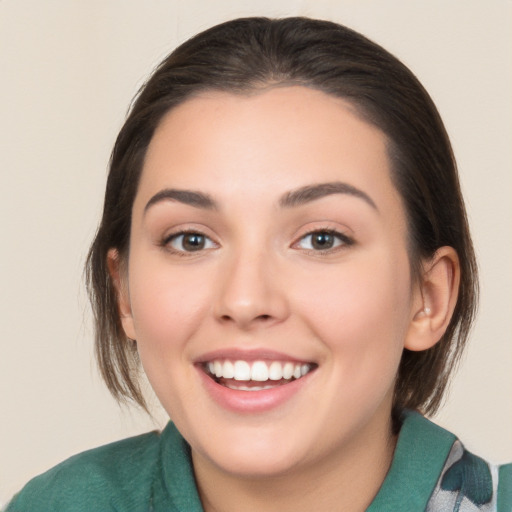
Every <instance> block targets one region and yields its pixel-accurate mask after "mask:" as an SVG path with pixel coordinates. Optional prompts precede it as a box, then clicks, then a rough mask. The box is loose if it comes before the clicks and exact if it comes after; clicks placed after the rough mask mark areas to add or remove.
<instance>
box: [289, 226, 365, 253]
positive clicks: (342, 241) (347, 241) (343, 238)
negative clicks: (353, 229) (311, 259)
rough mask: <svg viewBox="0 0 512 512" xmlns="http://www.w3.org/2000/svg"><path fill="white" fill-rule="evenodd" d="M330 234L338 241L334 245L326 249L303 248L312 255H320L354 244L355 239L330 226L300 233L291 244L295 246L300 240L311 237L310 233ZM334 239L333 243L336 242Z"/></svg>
mask: <svg viewBox="0 0 512 512" xmlns="http://www.w3.org/2000/svg"><path fill="white" fill-rule="evenodd" d="M319 234H322V235H330V236H332V237H334V238H335V239H336V241H337V242H338V244H337V245H335V246H334V247H329V248H327V249H304V250H305V251H306V252H307V253H309V254H314V255H322V254H329V253H334V252H337V251H339V250H343V249H345V248H347V247H350V246H351V245H354V243H355V240H354V239H353V238H351V237H349V236H347V235H345V234H343V233H340V232H339V231H337V230H335V229H332V228H325V229H312V230H311V231H309V232H307V233H306V234H304V235H302V236H301V237H300V238H299V240H298V241H297V242H295V243H294V244H293V246H297V245H298V244H299V243H300V242H301V241H303V240H305V239H306V238H308V237H311V236H312V235H319ZM336 241H335V243H336Z"/></svg>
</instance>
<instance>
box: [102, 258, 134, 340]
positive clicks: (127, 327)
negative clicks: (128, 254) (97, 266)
mask: <svg viewBox="0 0 512 512" xmlns="http://www.w3.org/2000/svg"><path fill="white" fill-rule="evenodd" d="M107 266H108V270H109V274H110V278H111V279H112V283H113V284H114V288H115V291H116V297H117V307H118V311H119V317H120V319H121V324H122V326H123V330H124V333H125V334H126V336H127V337H128V338H130V339H132V340H135V339H136V336H135V328H134V323H133V316H132V308H131V304H130V294H129V292H128V284H127V282H126V281H127V277H126V271H125V270H124V268H123V263H122V261H121V257H120V255H119V252H118V250H117V249H110V250H109V251H108V254H107Z"/></svg>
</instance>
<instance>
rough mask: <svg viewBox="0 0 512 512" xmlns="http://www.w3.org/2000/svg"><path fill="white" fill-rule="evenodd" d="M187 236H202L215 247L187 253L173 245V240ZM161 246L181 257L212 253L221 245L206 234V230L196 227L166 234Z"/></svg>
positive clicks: (177, 229) (178, 229) (175, 230)
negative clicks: (211, 251)
mask: <svg viewBox="0 0 512 512" xmlns="http://www.w3.org/2000/svg"><path fill="white" fill-rule="evenodd" d="M187 234H192V235H200V236H202V237H204V238H205V239H206V240H208V241H209V242H211V245H213V247H204V248H201V249H198V250H197V251H186V250H181V249H178V248H176V247H173V246H172V245H171V242H172V241H173V240H175V239H177V238H179V237H181V236H184V235H187ZM159 245H160V246H161V247H163V248H164V249H165V250H167V251H169V252H171V253H173V254H176V255H179V256H193V255H198V254H200V253H203V252H205V251H210V250H212V249H215V248H218V247H219V243H218V242H217V241H215V240H214V238H213V237H212V236H210V235H208V234H206V233H205V230H204V229H201V228H196V227H192V226H191V227H186V228H176V229H173V230H172V231H171V232H170V233H166V234H165V235H164V236H163V237H162V239H161V241H160V243H159Z"/></svg>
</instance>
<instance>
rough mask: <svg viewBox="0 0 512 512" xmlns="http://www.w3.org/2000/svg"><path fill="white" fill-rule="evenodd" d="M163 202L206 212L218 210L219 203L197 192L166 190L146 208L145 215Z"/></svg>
mask: <svg viewBox="0 0 512 512" xmlns="http://www.w3.org/2000/svg"><path fill="white" fill-rule="evenodd" d="M162 201H177V202H179V203H183V204H188V205H190V206H194V207H196V208H202V209H205V210H217V209H218V205H217V203H216V202H215V201H214V200H213V199H212V198H211V197H210V196H209V195H208V194H203V193H202V192H196V191H195V190H183V189H177V188H165V189H163V190H160V192H157V193H156V194H155V195H154V196H153V197H152V198H151V199H150V200H149V201H148V202H147V203H146V206H145V207H144V214H145V213H146V212H147V211H148V210H149V209H150V208H151V207H152V206H154V205H155V204H157V203H160V202H162Z"/></svg>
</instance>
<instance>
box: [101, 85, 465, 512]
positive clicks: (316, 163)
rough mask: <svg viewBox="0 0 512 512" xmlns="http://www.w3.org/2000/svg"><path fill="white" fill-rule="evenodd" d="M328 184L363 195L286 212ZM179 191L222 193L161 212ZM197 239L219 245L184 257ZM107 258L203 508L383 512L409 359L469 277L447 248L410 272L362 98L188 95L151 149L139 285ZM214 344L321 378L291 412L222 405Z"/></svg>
mask: <svg viewBox="0 0 512 512" xmlns="http://www.w3.org/2000/svg"><path fill="white" fill-rule="evenodd" d="M322 183H344V184H348V185H350V187H354V188H355V189H357V190H358V191H360V192H362V193H363V194H364V195H365V196H366V198H365V197H363V196H362V195H354V194H352V193H333V194H328V195H321V197H318V198H316V199H314V200H311V201H307V202H305V203H303V204H296V205H293V206H290V205H288V206H283V205H282V203H283V198H284V197H287V194H289V193H290V192H291V191H296V190H297V189H300V188H301V187H305V186H310V185H318V184H322ZM167 189H178V190H193V191H196V192H200V193H202V194H205V195H208V197H209V198H211V199H213V200H214V201H215V203H216V204H215V208H204V207H199V206H197V205H191V204H184V203H183V202H182V201H181V200H176V199H169V198H168V199H161V200H158V198H157V199H153V201H152V198H155V195H157V194H159V193H161V192H162V191H163V190H167ZM148 203H151V204H149V205H148ZM183 230H186V231H193V232H194V233H200V234H203V235H205V236H206V237H207V238H206V239H205V240H206V244H205V246H204V249H202V250H198V251H189V250H186V247H184V246H183V243H182V242H183V237H180V235H179V234H180V232H182V231H183ZM326 230H329V231H335V232H338V233H339V234H340V235H339V238H338V235H335V244H334V247H332V248H331V249H329V250H323V251H322V250H318V249H315V248H314V247H313V246H312V245H311V241H312V239H311V236H309V233H310V232H311V231H316V232H325V231H326ZM109 264H110V268H111V271H112V274H113V276H114V278H115V280H116V282H117V284H118V290H119V300H120V310H121V314H122V321H123V327H124V330H125V332H126V334H127V336H128V337H130V338H132V339H136V340H137V345H138V350H139V354H140V358H141V362H142V365H143V367H144V370H145V372H146V373H147V376H148V378H149V381H150V383H151V385H152V387H153V389H154V390H155V392H156V394H157V396H158V398H159V399H160V401H161V403H162V404H163V406H164V408H165V409H166V411H167V412H168V414H169V415H170V417H171V418H172V420H173V421H174V422H175V423H176V425H177V427H178V429H179V430H180V432H181V433H182V434H183V436H184V437H185V438H186V439H187V441H188V442H189V443H190V445H191V447H192V458H193V463H194V469H195V473H196V479H197V482H198V487H199V491H200V496H201V499H202V501H203V505H204V507H205V510H207V511H214V510H222V511H224V512H226V511H230V510H240V503H243V504H244V510H245V511H250V510H267V511H272V510H280V511H286V510H293V511H294V512H296V511H300V510H315V509H316V510H336V511H339V510H351V511H357V510H364V509H365V508H366V507H367V506H368V505H369V504H370V502H371V500H372V499H373V497H374V496H375V494H376V493H377V491H378V489H379V487H380V485H381V484H382V481H383V479H384V478H385V474H386V472H387V470H388V468H389V465H390V462H391V459H392V454H393V449H394V446H395V443H396V439H395V438H394V437H393V435H392V433H391V422H390V412H391V406H392V393H393V386H394V382H395V376H396V373H397V368H398V365H399V362H400V357H401V353H402V351H403V349H404V347H407V348H410V349H413V350H423V349H425V348H428V347H429V346H432V345H433V344H434V343H435V342H437V340H438V339H439V337H440V336H441V334H442V333H443V332H444V329H445V328H446V325H447V322H448V321H449V317H450V314H451V310H453V306H454V304H455V300H456V292H455V291H454V290H456V288H457V284H458V280H457V279H458V266H457V258H456V255H455V254H454V251H453V250H450V248H442V249H441V250H440V251H438V253H437V255H436V257H435V258H434V259H433V260H432V261H430V262H425V268H426V269H427V270H426V272H425V275H424V276H422V277H421V278H420V279H419V280H415V279H412V277H411V275H410V264H409V259H408V253H407V227H406V216H405V212H404V208H403V205H402V201H401V198H400V196H399V194H398V192H397V191H396V189H395V187H394V186H393V184H392V181H391V178H390V161H389V158H388V155H387V152H386V138H385V136H384V134H383V133H382V132H380V131H379V130H378V129H377V128H375V127H374V126H372V125H370V124H368V123H366V122H364V121H363V120H362V119H361V118H360V117H358V116H357V113H356V112H355V111H354V110H353V109H352V108H351V106H350V105H349V104H348V103H346V102H344V101H342V100H340V99H336V98H333V97H330V96H327V95H326V94H324V93H322V92H318V91H314V90H310V89H307V88H303V87H283V88H271V89H267V90H263V91H262V92H259V93H257V94H253V95H250V96H249V95H248V96H242V95H231V94H227V93H216V92H210V93H207V94H206V93H205V94H203V95H200V96H198V97H195V98H194V99H191V100H188V101H187V102H185V103H183V104H182V105H180V106H178V107H177V108H175V109H173V110H172V111H171V112H169V113H168V114H167V115H166V117H165V118H164V120H163V121H162V123H161V124H160V126H159V127H158V129H157V131H156V133H155V135H154V137H153V139H152V141H151V144H150V146H149V149H148V153H147V157H146V160H145V164H144V169H143V173H142V177H141V181H140V185H139V189H138V192H137V195H136V198H135V202H134V205H133V217H132V228H131V243H130V252H129V259H128V265H127V272H126V274H123V275H120V273H119V262H118V258H117V254H116V252H115V251H111V253H110V256H109ZM425 306H428V307H429V308H430V311H429V313H428V314H426V313H425V311H424V308H425ZM217 350H236V351H240V352H241V353H242V354H243V353H244V351H261V350H273V351H278V352H279V353H281V354H285V355H286V357H289V358H294V359H298V360H301V361H308V362H312V363H314V364H315V365H316V367H315V368H316V369H315V370H314V371H313V372H311V373H310V374H309V375H307V380H306V379H305V380H304V384H303V385H302V386H301V387H300V388H299V390H298V391H297V392H295V393H293V394H292V396H291V397H290V398H288V399H287V400H285V401H284V403H282V404H280V405H279V407H271V408H269V409H266V410H263V411H258V412H251V411H249V412H247V411H237V410H232V409H227V408H226V407H223V406H222V405H221V404H219V403H218V402H216V401H215V400H213V399H212V396H211V395H210V394H209V392H208V391H207V390H206V388H205V386H204V375H201V372H202V370H200V369H199V368H198V364H197V361H198V360H202V358H204V357H205V354H206V355H207V354H210V353H211V352H212V351H217Z"/></svg>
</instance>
